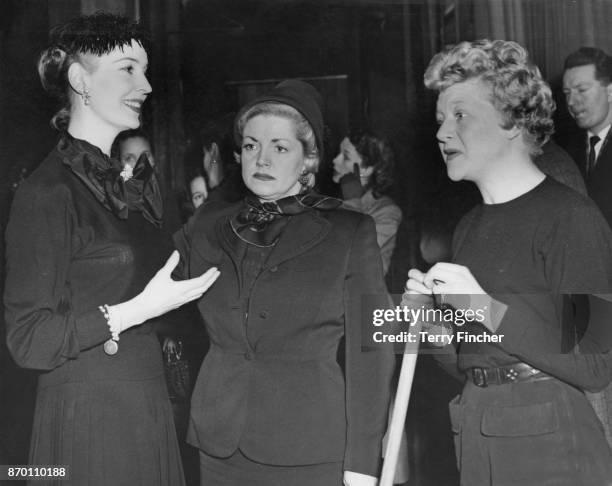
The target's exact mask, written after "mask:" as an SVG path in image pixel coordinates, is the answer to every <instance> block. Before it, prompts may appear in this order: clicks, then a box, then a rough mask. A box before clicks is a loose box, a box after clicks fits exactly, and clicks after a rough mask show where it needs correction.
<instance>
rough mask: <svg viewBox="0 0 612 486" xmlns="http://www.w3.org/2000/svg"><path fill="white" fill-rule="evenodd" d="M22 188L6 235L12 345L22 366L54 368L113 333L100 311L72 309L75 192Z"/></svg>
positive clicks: (9, 340)
mask: <svg viewBox="0 0 612 486" xmlns="http://www.w3.org/2000/svg"><path fill="white" fill-rule="evenodd" d="M22 189H23V190H20V191H18V193H17V195H16V196H15V200H14V202H13V206H12V210H11V216H10V219H9V224H8V227H7V231H6V252H7V255H6V257H7V258H6V260H7V277H6V286H5V296H4V303H5V309H6V325H7V345H8V348H9V350H10V352H11V354H12V356H13V358H14V360H15V362H16V363H17V364H18V365H20V366H23V367H25V368H35V369H42V370H50V369H53V368H56V367H58V366H60V365H62V364H63V363H64V362H65V361H67V360H69V359H71V358H76V357H77V356H78V354H79V352H80V351H81V350H83V349H87V348H90V347H92V346H95V345H98V344H101V343H103V342H104V341H106V340H107V339H109V338H110V337H111V335H110V331H109V327H108V324H107V322H106V319H105V318H104V316H103V315H102V313H101V312H100V311H99V310H98V309H97V308H92V309H90V310H87V311H86V312H83V313H80V314H76V313H75V312H73V309H72V307H73V306H72V302H71V293H70V284H69V270H70V263H71V257H72V252H73V248H72V232H73V228H74V226H75V215H74V208H73V206H72V201H71V198H70V194H69V191H68V190H67V189H66V188H64V187H62V186H59V187H55V188H51V189H48V188H38V187H35V188H32V187H30V186H28V187H23V188H22ZM92 278H95V277H94V276H92ZM100 304H103V302H100Z"/></svg>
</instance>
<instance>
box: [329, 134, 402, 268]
mask: <svg viewBox="0 0 612 486" xmlns="http://www.w3.org/2000/svg"><path fill="white" fill-rule="evenodd" d="M333 164H334V175H333V180H334V182H339V183H340V186H341V190H342V197H343V199H344V207H346V208H348V209H352V210H355V211H359V212H361V213H364V214H367V215H369V216H371V217H372V218H373V219H374V223H375V224H376V238H377V241H378V246H379V247H380V256H381V258H382V262H383V272H384V273H385V274H386V273H387V271H388V270H389V265H390V263H391V256H392V255H393V250H394V249H395V241H396V234H397V229H398V227H399V225H400V223H401V221H402V211H401V209H400V208H399V207H398V206H397V205H396V204H395V203H394V202H393V200H392V199H391V198H390V197H389V196H388V194H389V193H390V192H391V189H392V187H393V180H394V179H393V170H394V166H395V161H394V156H393V151H392V150H391V147H390V145H389V144H388V143H387V142H386V141H385V140H383V139H382V138H380V137H376V136H374V135H372V134H371V133H368V132H363V131H355V132H352V133H351V134H350V135H349V136H347V137H345V138H344V139H343V140H342V142H341V143H340V152H339V153H338V155H337V156H336V158H335V159H334V161H333Z"/></svg>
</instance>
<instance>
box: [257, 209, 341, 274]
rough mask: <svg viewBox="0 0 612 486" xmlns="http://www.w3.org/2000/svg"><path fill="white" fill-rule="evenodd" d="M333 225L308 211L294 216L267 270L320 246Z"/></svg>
mask: <svg viewBox="0 0 612 486" xmlns="http://www.w3.org/2000/svg"><path fill="white" fill-rule="evenodd" d="M330 228H331V224H330V223H329V221H327V220H326V219H325V218H322V217H321V216H319V214H317V211H306V212H304V213H302V214H299V215H296V216H292V217H291V220H290V221H289V223H288V224H287V226H286V227H285V229H284V230H283V232H282V234H281V237H280V239H279V240H278V243H277V244H276V246H275V247H274V248H273V249H272V253H271V254H270V257H269V258H268V261H267V263H266V268H269V267H273V266H276V265H278V264H280V263H282V262H284V261H287V260H290V259H291V258H294V257H296V256H297V255H300V254H302V253H304V252H306V251H308V250H309V249H310V248H312V247H313V246H315V245H316V244H318V243H319V242H320V241H321V240H323V238H325V236H327V234H328V233H329V231H330Z"/></svg>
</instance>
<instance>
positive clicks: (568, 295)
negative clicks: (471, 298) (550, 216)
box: [497, 205, 612, 391]
mask: <svg viewBox="0 0 612 486" xmlns="http://www.w3.org/2000/svg"><path fill="white" fill-rule="evenodd" d="M541 248H542V252H543V253H544V257H545V261H546V263H545V271H546V276H547V280H548V282H549V288H550V290H551V294H552V295H557V296H558V297H557V298H558V299H566V304H567V301H569V300H570V299H571V300H572V301H573V302H575V301H576V300H577V299H576V297H580V296H586V297H587V298H588V300H589V301H590V307H591V310H590V320H589V322H588V324H587V326H586V328H585V329H583V330H582V331H578V330H577V328H578V327H579V326H577V324H576V323H575V322H569V325H565V326H553V325H550V326H544V325H533V318H532V317H531V318H530V316H533V315H534V314H535V313H537V311H538V309H537V302H538V301H537V299H536V297H533V300H532V301H531V302H526V301H527V299H528V298H529V297H528V296H524V295H523V296H500V300H502V301H503V302H504V303H505V304H506V305H508V309H507V311H506V313H505V315H504V317H503V319H502V321H501V325H500V327H499V328H498V330H497V334H503V335H504V338H503V342H502V345H501V346H502V347H503V349H505V350H506V351H507V352H509V353H511V354H514V355H515V356H517V357H519V358H520V359H521V360H523V361H525V362H527V363H529V364H531V365H532V366H535V367H536V368H538V369H540V370H542V371H544V372H546V373H549V374H551V375H553V376H556V377H557V378H559V379H561V380H563V381H566V382H567V383H570V384H572V385H575V386H577V387H579V388H582V389H585V390H588V391H598V390H601V389H603V388H604V387H605V386H606V385H607V384H608V383H609V382H610V381H611V380H612V352H610V350H611V349H612V339H611V335H612V333H610V331H609V330H608V329H609V328H610V322H611V321H612V304H610V302H609V299H610V296H611V295H612V232H611V231H610V229H609V228H608V226H607V224H606V222H605V221H604V220H603V218H602V216H601V214H600V213H599V211H597V209H596V208H594V207H592V206H584V205H583V206H579V207H575V208H573V210H572V211H571V212H570V213H569V214H564V215H562V216H558V217H557V219H556V224H555V225H553V227H552V230H551V232H550V233H549V234H548V235H546V236H545V237H544V241H543V242H542V244H541ZM596 294H601V297H596ZM513 300H515V301H516V302H513ZM530 307H531V308H530ZM562 307H563V306H562V304H561V302H559V308H562ZM575 314H576V313H575V312H571V313H570V315H567V314H566V315H565V318H566V319H573V320H575V319H576V318H577V317H576V315H575ZM558 317H559V318H561V316H558ZM566 324H567V323H566ZM568 329H570V330H571V331H572V332H574V331H575V332H576V333H577V334H582V336H581V339H580V341H579V343H578V346H577V347H576V346H574V347H573V348H572V349H569V350H568V349H563V347H564V346H563V343H564V342H567V338H568V336H567V332H568ZM555 348H556V352H555V351H552V350H554V349H555ZM543 349H549V350H551V351H548V352H543Z"/></svg>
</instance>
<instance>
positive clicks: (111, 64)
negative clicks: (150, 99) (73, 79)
mask: <svg viewBox="0 0 612 486" xmlns="http://www.w3.org/2000/svg"><path fill="white" fill-rule="evenodd" d="M88 59H89V61H90V63H91V64H92V65H93V66H94V68H93V70H91V71H88V72H87V73H86V74H85V76H84V78H83V82H84V84H85V86H86V88H87V91H88V93H89V104H88V105H87V106H86V108H88V109H89V112H90V113H92V114H93V115H94V116H95V117H96V118H98V120H99V121H100V122H102V123H105V124H108V125H111V126H112V127H113V128H114V129H115V130H116V131H117V132H120V131H123V130H126V129H129V128H138V127H139V126H140V113H141V110H142V104H143V103H144V101H145V100H146V98H147V95H148V94H149V93H150V92H151V85H150V84H149V81H148V80H147V77H146V74H145V73H146V70H147V65H148V58H147V53H146V51H145V50H144V49H143V47H142V46H141V45H140V44H138V43H137V42H136V41H132V43H131V44H129V45H124V46H123V47H122V48H119V47H117V48H115V49H113V50H112V51H111V52H110V53H108V54H104V55H102V56H93V55H89V56H88Z"/></svg>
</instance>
